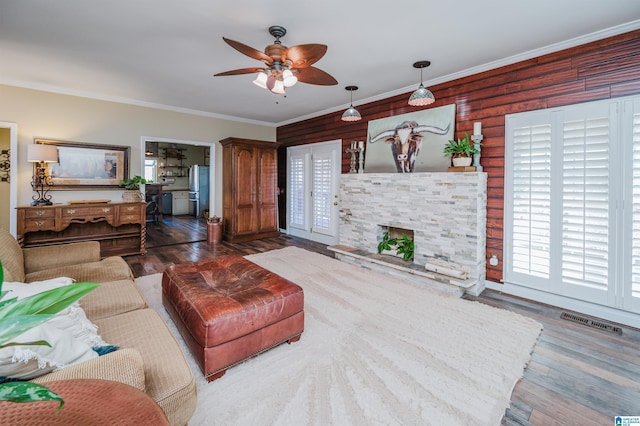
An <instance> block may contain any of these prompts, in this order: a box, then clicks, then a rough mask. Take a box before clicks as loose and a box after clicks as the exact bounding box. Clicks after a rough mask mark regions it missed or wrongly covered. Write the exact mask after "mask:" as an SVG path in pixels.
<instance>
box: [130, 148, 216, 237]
mask: <svg viewBox="0 0 640 426" xmlns="http://www.w3.org/2000/svg"><path fill="white" fill-rule="evenodd" d="M141 148H142V149H141V151H142V152H143V153H144V155H143V156H142V160H141V161H142V164H141V165H142V170H143V171H144V176H145V178H146V179H149V180H152V181H153V182H154V183H153V184H149V185H145V193H146V194H147V195H148V196H147V198H149V199H148V200H147V201H148V202H153V201H155V202H156V203H158V204H159V206H156V207H158V209H159V215H158V216H157V217H156V216H149V217H148V218H147V248H154V247H164V246H168V245H175V244H183V243H189V242H196V241H205V240H206V219H207V217H208V216H209V213H210V212H211V215H213V212H215V182H216V176H215V175H216V170H215V167H214V166H215V146H214V143H210V142H199V141H186V140H176V139H167V138H157V137H142V138H141ZM194 165H198V166H200V169H203V168H205V169H207V171H208V173H207V177H206V178H202V179H201V181H200V184H199V186H198V192H197V193H196V194H194V192H193V191H191V189H190V178H189V176H190V169H191V168H192V166H194ZM149 195H151V196H155V200H152V199H150V197H149ZM194 197H197V198H198V199H200V200H205V201H206V202H207V205H206V206H200V207H201V208H200V209H197V210H196V209H190V207H191V205H192V203H191V202H190V199H191V198H194ZM156 218H157V219H158V220H155V219H156Z"/></svg>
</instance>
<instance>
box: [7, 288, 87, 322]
mask: <svg viewBox="0 0 640 426" xmlns="http://www.w3.org/2000/svg"><path fill="white" fill-rule="evenodd" d="M99 285H100V284H96V283H78V284H71V285H67V286H64V287H58V288H54V289H52V290H47V291H43V292H42V293H38V294H34V295H33V296H29V297H25V298H24V299H20V300H18V301H17V302H14V303H11V304H10V305H6V306H3V307H2V309H0V319H2V318H8V317H12V316H20V315H37V314H57V313H58V312H60V311H61V310H63V309H64V308H66V307H67V306H69V305H71V304H72V303H74V302H76V301H77V300H78V299H80V298H81V297H83V296H85V295H86V294H88V293H89V292H91V291H92V290H93V289H95V288H96V287H98V286H99Z"/></svg>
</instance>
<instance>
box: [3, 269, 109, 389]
mask: <svg viewBox="0 0 640 426" xmlns="http://www.w3.org/2000/svg"><path fill="white" fill-rule="evenodd" d="M70 284H73V279H71V278H67V277H60V278H55V279H51V280H46V281H37V282H32V283H29V284H25V283H16V282H5V283H3V284H2V289H3V290H5V291H10V293H9V294H7V296H5V299H9V298H13V297H17V298H18V299H22V298H24V297H28V296H31V295H34V294H38V293H40V292H43V291H47V290H51V289H54V288H58V287H62V286H66V285H70ZM38 340H45V341H47V342H48V343H49V344H50V345H51V347H48V346H42V345H30V346H10V347H7V348H3V349H0V376H5V377H9V378H18V379H23V380H28V379H32V378H34V377H38V376H40V375H42V374H46V373H49V372H51V371H54V370H57V369H60V368H64V367H67V366H69V365H72V364H76V363H78V362H83V361H86V360H89V359H92V358H95V357H97V356H98V353H97V352H96V351H94V350H93V349H92V348H93V347H101V346H109V345H108V344H107V343H106V342H105V341H104V340H102V338H100V336H99V335H98V333H97V327H96V326H95V325H94V324H93V323H91V321H89V320H88V319H87V317H86V315H85V313H84V311H83V310H82V308H81V307H80V304H79V303H78V302H76V303H74V304H72V305H70V306H69V307H68V308H66V309H64V310H62V311H61V312H59V313H58V314H57V315H56V316H55V317H53V318H52V319H50V320H49V321H47V322H46V323H44V324H41V325H39V326H38V327H35V328H33V329H31V330H29V331H27V332H25V333H23V334H21V335H20V336H18V337H16V338H15V339H14V341H16V342H32V341H38Z"/></svg>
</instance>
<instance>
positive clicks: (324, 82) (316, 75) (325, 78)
mask: <svg viewBox="0 0 640 426" xmlns="http://www.w3.org/2000/svg"><path fill="white" fill-rule="evenodd" d="M297 71H298V75H297V77H298V81H301V82H303V83H307V84H318V85H320V86H334V85H336V84H338V80H336V79H335V78H333V77H331V75H330V74H329V73H326V72H324V71H322V70H321V69H319V68H316V67H307V68H300V69H299V70H297Z"/></svg>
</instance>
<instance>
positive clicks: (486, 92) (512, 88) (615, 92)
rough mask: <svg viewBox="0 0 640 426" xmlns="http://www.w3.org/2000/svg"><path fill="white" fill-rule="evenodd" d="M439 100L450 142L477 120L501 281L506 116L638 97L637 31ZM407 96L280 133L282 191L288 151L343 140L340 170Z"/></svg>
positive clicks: (490, 77) (490, 238)
mask: <svg viewBox="0 0 640 426" xmlns="http://www.w3.org/2000/svg"><path fill="white" fill-rule="evenodd" d="M429 89H430V90H431V91H432V92H433V94H434V95H435V97H436V102H435V103H434V104H432V105H431V106H429V107H422V108H430V107H436V106H442V105H449V104H452V103H455V104H456V129H455V136H456V137H461V136H464V132H469V134H471V133H472V132H473V122H474V121H481V122H482V133H483V135H484V141H483V148H482V158H481V165H482V166H483V167H484V171H485V172H487V173H488V194H487V195H488V201H487V257H489V256H491V255H492V254H496V255H497V256H498V258H499V259H500V263H499V265H498V266H496V267H492V266H490V265H489V263H488V262H487V279H489V280H491V281H494V282H500V281H501V279H502V259H503V252H502V250H503V244H502V242H503V241H502V239H503V206H504V189H503V186H504V136H505V135H504V133H505V115H506V114H512V113H517V112H523V111H531V110H537V109H542V108H552V107H558V106H562V105H568V104H574V103H581V102H587V101H594V100H599V99H608V98H614V97H619V96H626V95H633V94H638V93H640V30H636V31H633V32H629V33H625V34H621V35H618V36H614V37H610V38H607V39H603V40H599V41H595V42H592V43H589V44H585V45H581V46H577V47H574V48H570V49H566V50H562V51H559V52H555V53H551V54H548V55H544V56H540V57H537V58H533V59H529V60H525V61H522V62H518V63H515V64H512V65H508V66H504V67H501V68H497V69H493V70H490V71H486V72H482V73H479V74H475V75H471V76H468V77H464V78H460V79H457V80H453V81H449V82H445V83H442V84H438V85H437V86H432V87H429ZM409 95H410V93H407V94H403V95H398V96H394V97H391V98H388V99H383V100H380V101H376V102H372V103H369V104H364V105H357V109H358V111H360V114H361V115H362V117H363V119H362V120H361V121H358V122H352V123H345V122H343V121H341V120H340V117H341V115H342V111H339V112H336V113H332V114H327V115H323V116H321V117H316V118H312V119H308V120H304V121H301V122H298V123H292V124H288V125H286V126H282V127H279V128H278V129H277V140H278V142H280V143H282V144H283V148H281V153H280V156H279V159H278V161H279V173H278V174H279V182H278V183H279V186H280V188H286V147H287V146H293V145H301V144H308V143H315V142H323V141H329V140H335V139H342V141H343V142H342V144H343V157H342V172H343V173H348V171H349V161H350V157H349V155H348V154H346V153H344V150H345V149H347V148H348V145H349V144H350V143H351V141H352V140H358V141H365V140H366V139H367V123H368V120H375V119H379V118H384V117H390V116H394V115H398V114H404V113H408V112H414V111H417V110H419V109H421V108H420V107H411V106H409V105H407V99H408V98H409ZM285 196H286V194H283V196H282V197H281V200H280V201H281V206H280V208H281V209H280V218H281V227H282V228H285V227H286V218H285V214H286V197H285Z"/></svg>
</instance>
